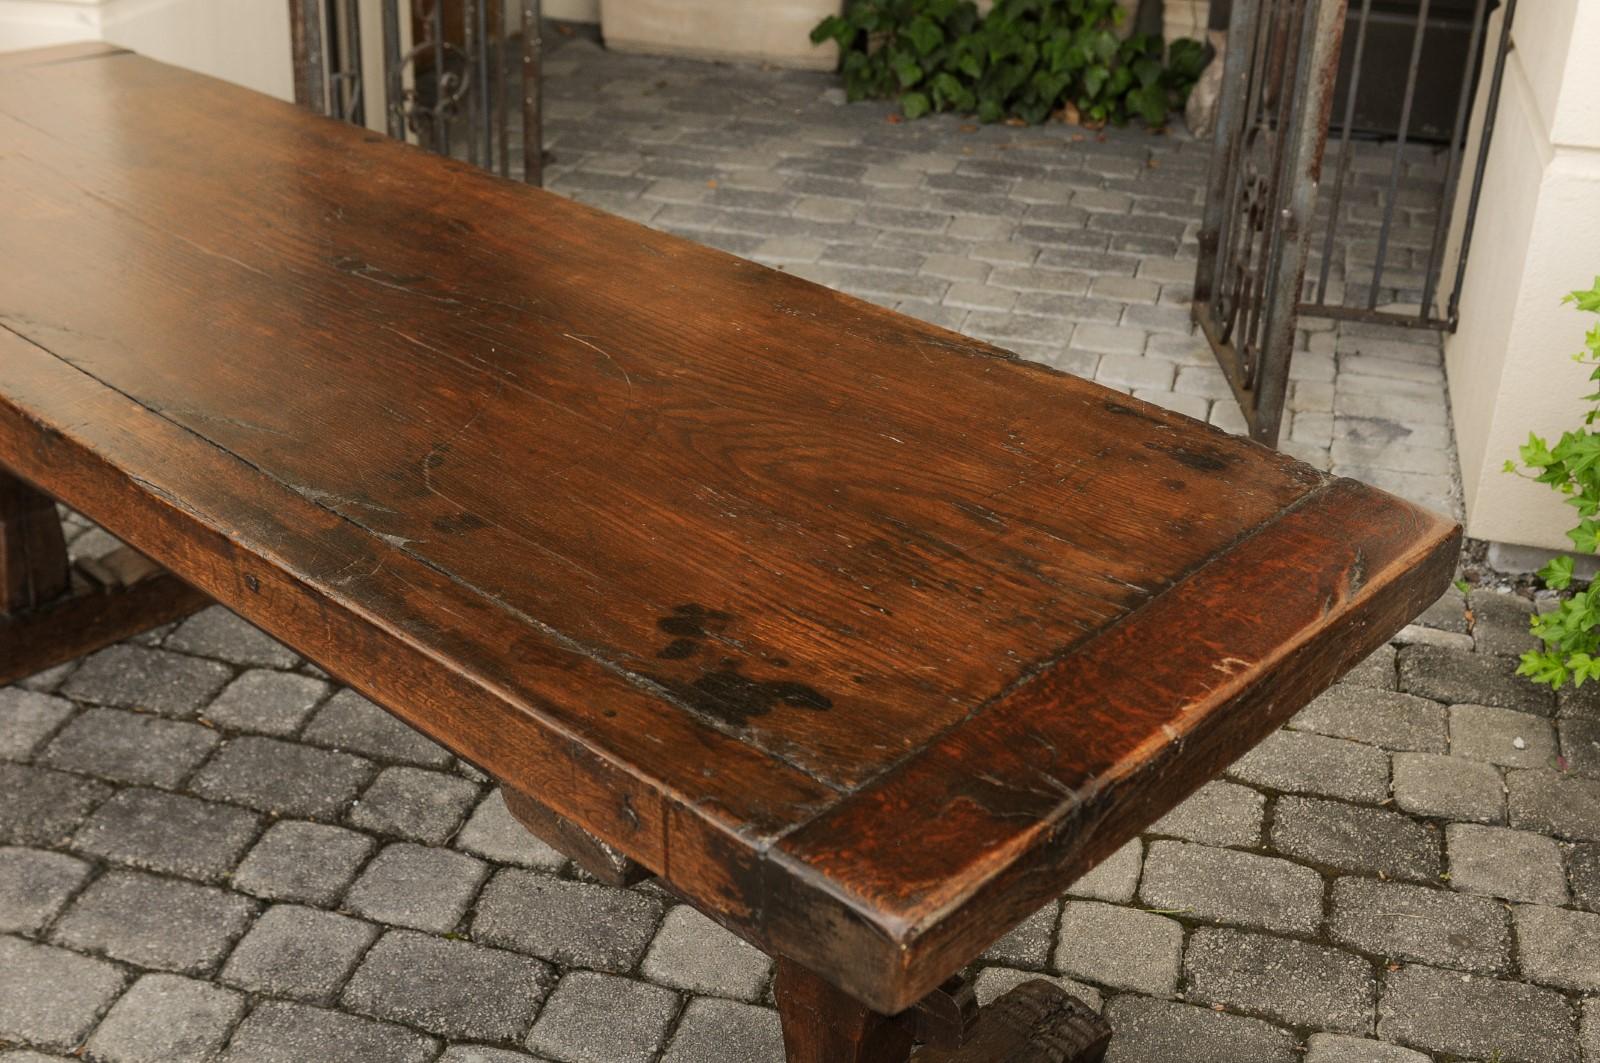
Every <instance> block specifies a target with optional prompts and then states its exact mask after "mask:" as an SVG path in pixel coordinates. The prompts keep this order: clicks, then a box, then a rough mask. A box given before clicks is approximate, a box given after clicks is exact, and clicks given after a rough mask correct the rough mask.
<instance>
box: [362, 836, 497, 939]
mask: <svg viewBox="0 0 1600 1063" xmlns="http://www.w3.org/2000/svg"><path fill="white" fill-rule="evenodd" d="M488 874H489V867H488V865H487V864H485V863H483V862H482V861H481V860H474V859H472V858H471V857H470V856H462V855H461V854H460V853H453V852H450V851H449V850H448V849H430V848H425V847H423V846H420V845H412V844H411V843H409V842H396V843H395V844H393V845H390V846H388V847H386V848H385V849H384V850H383V851H382V852H380V853H379V854H378V855H377V856H376V857H374V858H373V860H372V863H370V864H368V865H367V867H366V870H364V871H362V872H361V877H360V878H358V879H356V881H355V883H354V884H353V885H352V886H351V887H350V891H349V893H348V894H347V895H346V896H345V901H344V906H345V907H346V908H348V909H349V910H350V911H352V912H354V913H356V914H357V915H360V916H364V917H365V918H368V919H375V920H377V921H378V922H380V923H388V924H390V925H391V926H403V927H410V928H411V929H413V930H428V931H432V932H433V933H435V934H447V933H449V932H451V931H452V930H454V929H455V928H456V924H457V923H459V922H461V917H462V916H463V915H464V914H466V911H467V908H468V907H469V906H470V905H471V904H472V898H473V896H474V895H475V894H476V893H477V892H478V886H479V885H480V884H481V883H482V882H483V880H484V879H485V878H486V877H487V876H488Z"/></svg>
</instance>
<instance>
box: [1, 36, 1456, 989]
mask: <svg viewBox="0 0 1600 1063" xmlns="http://www.w3.org/2000/svg"><path fill="white" fill-rule="evenodd" d="M0 143H4V144H5V145H6V147H5V150H4V152H3V153H0V200H3V201H4V202H6V203H7V209H6V210H5V211H0V251H3V252H4V253H5V255H6V256H7V259H8V260H9V261H23V262H27V263H29V268H28V269H26V270H7V271H0V465H4V466H6V467H9V468H10V469H11V470H13V471H14V472H15V473H17V474H18V475H20V476H22V477H24V478H26V479H27V480H29V481H31V482H33V483H36V484H38V485H40V486H41V487H43V488H44V489H46V490H48V491H49V492H51V493H52V494H53V495H55V496H56V497H59V498H61V499H63V500H65V501H67V502H69V503H70V504H72V505H73V506H75V507H76V508H78V509H80V510H81V511H83V512H85V513H86V514H88V515H89V516H90V517H91V518H93V519H95V520H97V521H99V522H100V523H102V524H104V525H105V526H106V527H107V528H108V529H109V530H110V531H112V532H113V533H114V534H116V535H117V536H118V537H120V538H122V539H123V540H124V541H127V542H129V543H131V544H133V545H134V546H136V547H138V548H139V549H140V550H142V551H144V552H146V553H148V554H149V555H150V556H151V557H152V558H154V559H155V560H156V561H158V562H159V563H160V564H162V565H164V566H166V567H168V568H170V569H171V570H172V571H173V572H175V573H177V574H178V575H179V576H181V577H182V578H183V579H184V580H186V581H188V582H190V583H192V584H193V585H194V586H196V587H197V588H199V589H200V590H202V591H204V592H205V593H206V594H209V595H211V596H213V597H215V598H216V599H217V600H219V601H222V602H224V603H225V604H227V605H229V606H230V607H231V608H234V609H235V610H237V611H238V612H240V613H241V614H242V615H244V616H245V617H246V618H247V619H249V620H251V621H253V622H254V623H256V624H258V625H260V626H261V627H263V628H264V629H265V630H267V631H268V632H270V633H271V634H273V635H275V636H276V637H278V638H279V639H281V640H283V641H284V642H286V643H288V644H290V645H291V646H294V647H295V648H296V649H297V650H299V651H300V652H301V653H303V654H305V655H306V656H307V657H309V658H311V659H312V660H315V661H317V662H318V663H319V664H321V665H322V666H323V667H325V668H327V669H328V670H329V671H330V672H332V673H334V674H336V675H339V676H341V677H342V678H344V679H346V680H347V681H349V682H350V683H351V684H352V685H354V686H355V687H357V688H358V689H360V690H361V691H362V692H363V693H366V694H367V695H368V696H369V697H372V698H373V699H374V700H376V701H378V702H379V703H380V704H383V705H385V706H386V707H388V708H389V709H390V710H391V711H393V712H394V713H396V714H397V715H399V716H400V717H402V718H404V719H406V720H408V721H409V722H411V723H412V724H414V725H415V726H417V727H418V728H420V729H421V730H423V731H424V732H426V733H427V734H429V735H430V736H432V737H434V738H435V739H437V740H439V741H440V742H442V743H444V744H446V745H447V746H449V747H450V748H451V749H453V750H455V751H456V752H457V753H459V754H460V755H462V756H464V757H466V758H467V759H469V760H471V761H473V762H474V763H476V764H477V765H478V766H479V767H481V768H482V769H483V770H485V771H486V772H488V773H490V774H492V775H494V776H495V777H497V778H500V779H503V780H506V781H507V782H508V783H510V784H511V785H512V786H514V787H515V788H517V789H519V790H521V791H523V792H524V793H527V794H531V795H537V797H538V800H539V802H540V804H541V805H544V806H546V807H547V808H548V809H549V810H550V811H551V812H552V813H554V814H556V815H558V816H560V817H563V818H564V819H566V820H568V821H570V822H571V823H573V824H575V825H576V826H578V827H581V828H582V829H583V830H585V831H587V832H589V833H592V834H593V835H595V836H596V837H597V838H598V839H599V840H601V841H602V842H604V843H605V844H607V845H609V846H612V847H614V848H615V849H616V850H618V851H620V852H621V853H623V854H626V856H628V857H629V858H631V859H633V860H636V861H638V862H639V863H640V864H642V865H643V866H644V867H646V868H648V869H649V870H651V871H653V872H655V873H657V874H659V875H661V876H662V877H663V880H664V881H665V882H666V883H667V884H668V885H669V886H670V888H672V889H673V890H674V891H676V892H678V893H680V894H682V895H684V896H687V897H689V898H691V899H692V900H693V901H694V902H695V903H696V904H697V905H699V906H700V907H702V908H703V909H705V910H706V911H707V912H708V913H710V914H712V915H713V917H714V918H717V919H718V920H719V921H721V922H722V923H723V924H724V925H727V926H730V927H733V928H735V929H736V930H737V931H738V932H739V933H741V934H743V935H745V936H746V937H747V938H749V939H750V940H753V941H756V942H757V943H759V944H761V945H762V947H764V948H766V949H767V950H768V951H770V952H773V953H774V954H777V955H781V956H784V957H787V958H788V959H789V960H791V961H795V962H798V963H801V964H803V965H804V966H806V967H808V968H810V969H811V970H813V971H815V972H817V973H819V974H820V975H822V976H823V977H824V978H825V979H826V980H828V981H829V982H831V983H832V984H834V985H836V986H840V987H842V988H844V989H845V990H847V991H848V992H849V993H851V994H853V995H854V996H855V997H856V998H857V999H858V1000H860V1001H862V1002H865V1003H866V1004H868V1005H870V1006H871V1008H873V1009H875V1010H876V1011H878V1012H882V1013H895V1012H899V1011H901V1010H903V1009H905V1008H907V1007H910V1006H911V1005H913V1004H914V1003H916V1001H917V1000H918V999H919V998H921V997H922V996H923V995H924V994H926V993H928V992H929V991H931V990H932V989H934V988H935V987H936V986H938V984H939V983H940V982H941V981H943V980H944V978H945V977H946V976H948V975H949V974H950V973H951V972H952V971H953V970H955V969H957V968H958V967H960V966H961V965H962V964H963V963H964V962H966V960H968V959H970V958H971V957H972V956H974V955H976V954H977V953H978V952H980V951H981V950H982V949H983V948H984V947H986V946H987V945H988V944H989V942H990V941H992V940H993V939H994V938H995V937H997V936H999V935H1000V934H1001V933H1003V932H1004V931H1005V930H1007V929H1009V927H1010V926H1011V925H1012V924H1014V923H1015V922H1016V921H1018V920H1020V919H1021V918H1023V917H1024V916H1025V915H1027V914H1028V913H1029V912H1031V911H1032V910H1034V908H1036V907H1037V905H1038V903H1039V900H1040V899H1041V898H1043V897H1045V896H1048V895H1049V893H1050V892H1051V891H1054V890H1059V889H1060V888H1061V887H1062V886H1064V885H1065V884H1066V883H1067V882H1068V881H1070V880H1071V879H1072V878H1073V877H1075V875H1076V873H1077V872H1079V871H1081V870H1083V869H1085V868H1087V867H1088V866H1090V865H1091V864H1092V863H1093V861H1095V860H1097V859H1099V858H1101V857H1102V856H1104V855H1105V854H1107V853H1109V852H1110V851H1111V850H1112V849H1114V848H1115V847H1116V846H1117V845H1119V844H1121V842H1122V841H1123V840H1125V839H1126V838H1127V837H1129V836H1131V835H1132V834H1133V833H1134V832H1136V831H1137V830H1138V829H1140V828H1141V827H1143V826H1145V825H1146V824H1148V823H1149V822H1152V821H1153V820H1154V819H1156V818H1158V817H1159V816H1160V815H1161V814H1163V813H1164V812H1165V811H1167V810H1168V809H1170V808H1171V807H1172V806H1173V805H1175V804H1176V803H1177V802H1178V801H1179V800H1181V799H1182V798H1183V797H1184V796H1186V795H1187V794H1188V793H1189V792H1190V791H1192V790H1193V789H1194V788H1195V787H1197V786H1198V785H1200V783H1202V782H1203V781H1205V779H1206V778H1208V777H1210V776H1211V775H1214V774H1215V773H1216V772H1218V771H1220V770H1221V768H1222V766H1223V765H1224V764H1226V763H1227V761H1228V760H1230V759H1232V758H1233V757H1235V756H1237V755H1238V754H1240V753H1242V752H1243V751H1244V750H1246V749H1248V748H1249V746H1250V745H1251V744H1253V743H1254V742H1255V741H1257V740H1259V738H1260V737H1262V736H1263V735H1265V734H1266V733H1267V732H1268V731H1269V730H1270V729H1271V727H1272V726H1274V725H1275V724H1276V723H1277V722H1278V721H1281V720H1282V719H1283V718H1285V717H1286V716H1287V715H1288V714H1289V713H1291V712H1292V711H1294V710H1295V709H1296V708H1298V707H1299V706H1300V705H1301V704H1304V702H1305V701H1307V700H1309V699H1310V698H1311V697H1312V696H1314V695H1315V694H1316V693H1318V692H1319V691H1320V690H1321V689H1322V688H1323V687H1324V686H1326V685H1327V684H1328V683H1330V682H1332V681H1333V679H1334V678H1336V677H1337V675H1338V674H1339V673H1340V672H1341V671H1342V670H1343V669H1345V668H1347V667H1349V666H1350V665H1351V664H1353V663H1355V662H1356V661H1358V660H1359V659H1360V658H1361V656H1362V655H1363V654H1364V653H1365V652H1366V650H1367V649H1369V648H1370V647H1372V646H1375V645H1376V644H1377V643H1378V642H1381V641H1382V640H1383V639H1384V638H1385V637H1387V635H1388V634H1389V633H1391V632H1392V631H1393V630H1395V629H1397V628H1398V627H1400V626H1402V625H1403V624H1404V623H1405V622H1406V621H1407V620H1409V619H1410V618H1411V616H1412V615H1414V614H1415V612H1417V611H1420V609H1421V608H1422V607H1423V606H1424V605H1425V604H1427V602H1428V601H1430V600H1431V599H1432V598H1433V597H1434V596H1436V595H1437V594H1438V593H1439V592H1440V591H1441V590H1442V588H1443V586H1444V583H1445V581H1446V580H1447V579H1448V570H1449V568H1450V566H1451V563H1452V560H1453V556H1454V555H1453V551H1454V548H1455V544H1456V538H1455V536H1456V535H1457V531H1456V530H1455V529H1454V528H1452V527H1451V526H1450V525H1449V524H1448V523H1447V522H1444V521H1442V520H1439V519H1437V518H1434V517H1432V516H1431V515H1427V514H1424V513H1423V512H1422V511H1419V510H1417V509H1415V508H1414V507H1411V506H1408V505H1406V504H1405V503H1402V502H1400V501H1398V500H1396V499H1393V498H1391V497H1389V496H1387V495H1384V494H1382V493H1381V492H1378V491H1375V490H1372V489H1370V488H1366V487H1362V486H1360V485H1356V484H1352V483H1348V482H1342V481H1330V480H1329V479H1328V478H1327V477H1325V476H1323V475H1321V474H1319V473H1317V472H1316V471H1315V470H1312V469H1310V468H1308V467H1307V466H1305V465H1302V464H1299V463H1297V462H1294V461H1292V460H1290V459H1288V458H1286V457H1284V456H1282V455H1279V454H1275V453H1273V452H1271V451H1267V450H1264V449H1262V448H1260V447H1258V446H1255V445H1254V444H1251V443H1249V442H1247V441H1245V440H1241V439H1237V438H1234V437H1230V436H1227V435H1225V434H1223V433H1221V432H1218V431H1216V430H1214V429H1211V428H1208V427H1207V426H1204V425H1200V424H1198V423H1196V422H1193V421H1190V420H1188V419H1186V418H1183V417H1180V416H1178V415H1175V414H1171V413H1168V412H1166V411H1162V410H1159V409H1156V408H1154V407H1151V406H1148V405H1145V404H1143V403H1140V402H1137V401H1136V400H1132V399H1129V398H1126V397H1125V396H1120V395H1116V394H1114V393H1112V392H1109V391H1106V390H1105V389H1103V388H1100V387H1098V386H1096V385H1093V384H1091V383H1087V382H1084V381H1081V380H1077V379H1074V378H1071V377H1067V376H1064V375H1062V374H1058V373H1055V372H1052V371H1050V370H1047V369H1044V368H1042V367H1039V366H1034V365H1029V364H1025V363H1020V362H1017V361H1015V360H1012V359H1010V358H1009V357H1007V356H1006V355H1005V354H1004V352H1000V351H997V350H995V349H993V348H990V347H987V346H985V345H983V344H980V343H977V342H975V341H972V340H969V339H966V338H963V337H960V336H957V335H955V334H953V333H949V332H946V331H943V330H940V329H937V328H934V327H932V326H928V325H924V324H921V323H919V322H916V321H912V320H910V319H907V318H904V317H901V316H899V315H895V314H893V313H890V312H888V311H885V310H882V309H879V308H877V307H874V306H871V305H868V304H865V303H862V302H859V301H857V300H854V299H850V298H848V297H846V296H843V295H841V294H838V293H835V292H831V291H827V290H825V289H822V288H819V287H817V286H815V285H812V284H809V283H806V282H804V281H800V280H798V279H796V278H793V277H789V276H787V275H785V274H782V273H778V272H775V271H772V270H767V269H764V268H762V267H759V266H757V265H754V264H752V263H749V262H744V261H742V260H739V259H735V258H732V257H730V256H727V255H723V254H720V253H718V252H715V251H711V250H708V249H705V248H701V247H697V246H695V245H692V244H690V243H687V242H685V241H683V240H679V239H676V238H674V237H671V236H667V235H663V234H660V233H654V232H650V231H648V230H645V229H643V228H641V227H638V226H635V225H632V224H630V223H628V222H625V221H622V220H620V219H616V218H611V217H608V216H606V215H603V214H600V213H598V212H596V211H593V210H590V209H588V208H585V207H582V206H580V205H577V204H573V203H570V202H567V201H564V200H561V199H559V198H557V197H554V196H551V195H548V194H546V193H542V192H540V191H537V190H534V189H529V188H526V187H524V186H520V185H515V184H511V183H508V182H503V181H499V180H496V179H494V178H492V177H490V176H488V175H486V174H484V173H481V172H478V171H475V170H471V169H469V168H467V167H464V166H462V165H459V164H456V163H453V162H450V161H448V160H443V159H440V158H438V157H436V156H430V155H426V154H424V153H422V152H419V151H416V150H413V149H409V148H406V147H404V146H402V145H399V144H396V143H393V142H389V141H387V140H385V139H384V138H381V137H374V136H372V135H371V134H369V133H366V132H364V131H362V130H357V129H354V128H352V127H348V126H344V125H341V124H339V123H335V122H332V121H328V120H323V119H318V118H315V117H312V116H310V115H307V114H305V113H303V112H301V111H298V110H296V109H295V108H293V107H291V106H288V105H285V104H281V103H278V102H275V101H272V100H269V99H266V98H264V97H261V96H258V95H255V94H253V93H249V92H247V91H245V90H242V89H238V88H234V87H232V86H228V85H224V84H222V83H220V82H216V81H212V80H210V79H206V78H203V77H200V76H198V75H194V74H189V73H184V72H181V71H177V70H174V69H172V68H170V67H165V66H162V65H161V64H157V63H153V62H150V61H148V60H145V59H143V58H140V57H137V56H132V55H110V56H104V57H101V58H97V59H93V60H85V61H78V62H71V63H64V64H55V65H48V64H47V65H31V66H29V65H13V66H10V67H4V68H0Z"/></svg>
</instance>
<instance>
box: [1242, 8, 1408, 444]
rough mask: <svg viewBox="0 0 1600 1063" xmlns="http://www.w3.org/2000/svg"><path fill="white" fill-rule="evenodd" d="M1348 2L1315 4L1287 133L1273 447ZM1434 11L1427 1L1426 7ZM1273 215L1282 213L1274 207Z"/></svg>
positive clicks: (1266, 398)
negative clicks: (1286, 192) (1296, 107)
mask: <svg viewBox="0 0 1600 1063" xmlns="http://www.w3.org/2000/svg"><path fill="white" fill-rule="evenodd" d="M1347 2H1348V0H1321V3H1317V0H1307V4H1308V5H1311V4H1315V6H1316V11H1315V15H1316V17H1315V18H1312V17H1309V14H1310V13H1309V12H1308V17H1307V18H1306V19H1305V25H1304V26H1303V27H1302V28H1301V33H1302V36H1301V44H1300V54H1299V60H1300V62H1299V71H1298V77H1297V78H1296V84H1295V94H1294V95H1295V99H1296V100H1298V101H1299V104H1300V107H1299V111H1298V113H1297V114H1295V115H1294V116H1293V117H1294V118H1296V119H1297V121H1296V122H1295V124H1294V125H1293V126H1292V127H1291V128H1289V129H1287V130H1286V131H1285V132H1286V133H1287V135H1288V137H1289V150H1288V152H1287V158H1288V160H1289V162H1290V164H1291V168H1290V170H1289V172H1288V173H1287V175H1286V176H1287V178H1288V179H1287V181H1286V184H1287V186H1288V188H1289V197H1288V200H1287V202H1286V203H1285V204H1284V205H1283V207H1282V208H1281V209H1282V216H1281V232H1282V235H1281V243H1280V245H1279V248H1278V253H1279V258H1278V262H1277V263H1276V267H1277V268H1276V271H1275V276H1274V278H1273V286H1272V290H1271V295H1270V309H1269V311H1268V317H1267V323H1266V341H1265V343H1264V345H1263V349H1262V353H1263V357H1262V360H1261V362H1262V364H1261V372H1260V374H1259V378H1258V379H1257V380H1256V383H1255V389H1254V395H1253V397H1254V400H1255V410H1254V413H1255V416H1254V417H1253V418H1252V419H1251V421H1250V434H1251V436H1252V437H1254V438H1255V439H1257V440H1258V441H1260V442H1263V443H1266V444H1267V445H1268V446H1275V445H1276V444H1277V441H1278V430H1279V428H1280V426H1281V424H1282V419H1283V400H1284V395H1285V394H1286V393H1287V391H1288V387H1289V359H1290V356H1291V354H1292V352H1293V350H1294V333H1295V322H1296V311H1297V309H1298V307H1299V305H1300V295H1301V288H1302V287H1303V286H1304V284H1305V276H1306V258H1307V255H1308V253H1309V251H1310V242H1309V241H1308V240H1307V239H1306V237H1307V235H1308V234H1309V229H1310V225H1311V219H1312V216H1313V214H1314V213H1315V212H1316V209H1317V190H1318V185H1319V184H1320V182H1321V178H1322V156H1323V152H1324V150H1325V149H1326V147H1327V135H1328V117H1329V115H1330V113H1331V112H1332V110H1333V81H1334V75H1335V74H1336V73H1337V70H1338V62H1339V50H1340V47H1341V45H1342V44H1343V39H1344V25H1345V15H1346V13H1347V10H1348V8H1347ZM1423 2H1424V4H1426V2H1427V0H1423ZM1272 207H1273V209H1275V210H1276V209H1279V207H1278V204H1277V203H1276V202H1273V204H1272Z"/></svg>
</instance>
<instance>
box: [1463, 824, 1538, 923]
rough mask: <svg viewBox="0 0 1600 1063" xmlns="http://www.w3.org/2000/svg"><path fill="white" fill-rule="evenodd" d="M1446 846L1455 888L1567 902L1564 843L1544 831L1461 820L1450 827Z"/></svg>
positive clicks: (1511, 898) (1509, 897)
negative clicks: (1542, 833)
mask: <svg viewBox="0 0 1600 1063" xmlns="http://www.w3.org/2000/svg"><path fill="white" fill-rule="evenodd" d="M1445 848H1446V851H1447V852H1448V853H1449V856H1450V886H1451V888H1452V889H1457V890H1460V891H1462V892H1463V893H1477V894H1481V895H1482V896H1485V897H1499V898H1501V899H1502V900H1508V901H1532V902H1534V903H1536V904H1566V903H1567V876H1566V871H1565V870H1564V869H1563V867H1562V863H1561V847H1560V846H1559V845H1557V844H1556V843H1555V842H1553V841H1551V840H1550V839H1549V838H1546V837H1544V836H1543V835H1539V834H1529V833H1528V832H1526V831H1519V830H1509V829H1507V828H1504V827H1481V826H1475V825H1473V824H1464V823H1456V824H1451V825H1450V826H1449V827H1447V828H1445Z"/></svg>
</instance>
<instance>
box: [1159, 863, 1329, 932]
mask: <svg viewBox="0 0 1600 1063" xmlns="http://www.w3.org/2000/svg"><path fill="white" fill-rule="evenodd" d="M1139 897H1140V899H1141V900H1142V901H1144V903H1145V904H1146V905H1147V906H1148V907H1150V908H1154V909H1158V910H1162V911H1166V912H1170V913H1173V914H1178V915H1182V916H1183V917H1184V918H1186V919H1190V918H1192V919H1200V920H1205V921H1208V922H1220V923H1232V924H1234V925H1237V926H1245V927H1255V928H1259V929H1263V930H1277V931H1281V932H1284V933H1291V934H1310V933H1314V932H1315V931H1316V929H1317V927H1318V926H1319V925H1320V924H1321V923H1322V878H1321V877H1320V876H1319V875H1318V874H1317V873H1316V872H1315V871H1312V870H1311V869H1310V868H1308V867H1301V866H1299V865H1298V864H1292V863H1290V862H1289V861H1287V860H1279V859H1276V858H1273V857H1268V856H1258V855H1256V854H1254V853H1241V852H1236V851H1234V850H1231V849H1214V848H1211V847H1209V846H1204V845H1194V844H1192V843H1188V842H1170V841H1163V842H1155V843H1153V844H1152V845H1151V846H1150V852H1149V855H1148V857H1147V858H1146V860H1145V867H1144V878H1143V880H1142V881H1141V883H1140V885H1139Z"/></svg>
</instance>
